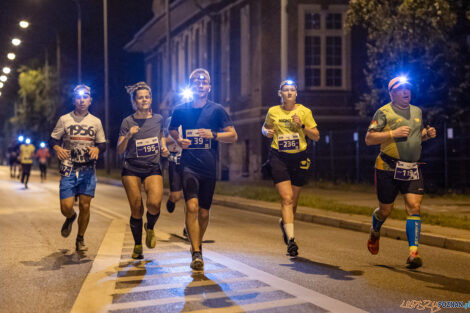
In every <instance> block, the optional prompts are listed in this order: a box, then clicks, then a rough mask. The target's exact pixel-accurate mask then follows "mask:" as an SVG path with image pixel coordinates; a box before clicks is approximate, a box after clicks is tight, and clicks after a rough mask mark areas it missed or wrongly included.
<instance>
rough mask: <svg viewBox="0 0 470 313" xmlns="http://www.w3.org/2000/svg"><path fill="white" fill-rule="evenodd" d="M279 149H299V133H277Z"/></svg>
mask: <svg viewBox="0 0 470 313" xmlns="http://www.w3.org/2000/svg"><path fill="white" fill-rule="evenodd" d="M278 143H279V151H292V150H299V148H300V137H299V134H297V133H295V134H288V135H279V137H278Z"/></svg>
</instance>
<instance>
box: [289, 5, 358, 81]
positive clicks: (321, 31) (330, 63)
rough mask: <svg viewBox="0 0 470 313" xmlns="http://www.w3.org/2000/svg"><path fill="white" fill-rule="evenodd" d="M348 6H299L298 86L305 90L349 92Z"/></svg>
mask: <svg viewBox="0 0 470 313" xmlns="http://www.w3.org/2000/svg"><path fill="white" fill-rule="evenodd" d="M347 8H348V7H347V6H345V5H330V6H328V8H327V9H326V10H325V9H323V8H322V7H321V6H319V5H299V57H298V62H299V64H298V71H299V72H298V77H299V85H300V86H301V87H303V88H305V89H311V90H315V89H342V90H346V89H349V84H350V82H349V61H348V60H349V36H348V35H347V34H346V33H345V32H344V31H343V19H344V17H345V13H346V11H347Z"/></svg>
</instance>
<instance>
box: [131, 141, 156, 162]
mask: <svg viewBox="0 0 470 313" xmlns="http://www.w3.org/2000/svg"><path fill="white" fill-rule="evenodd" d="M135 147H136V149H137V157H138V158H142V157H147V156H152V155H158V154H159V153H160V148H159V142H158V137H153V138H147V139H139V140H136V141H135Z"/></svg>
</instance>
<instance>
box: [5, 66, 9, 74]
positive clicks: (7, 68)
mask: <svg viewBox="0 0 470 313" xmlns="http://www.w3.org/2000/svg"><path fill="white" fill-rule="evenodd" d="M10 72H11V68H9V67H8V66H5V67H4V68H3V73H5V74H10Z"/></svg>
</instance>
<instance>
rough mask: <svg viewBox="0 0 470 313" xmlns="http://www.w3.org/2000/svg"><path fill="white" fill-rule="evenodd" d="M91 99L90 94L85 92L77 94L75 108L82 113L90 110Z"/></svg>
mask: <svg viewBox="0 0 470 313" xmlns="http://www.w3.org/2000/svg"><path fill="white" fill-rule="evenodd" d="M91 100H92V99H91V97H90V94H89V93H87V92H85V93H83V94H80V93H75V96H74V104H75V108H77V109H79V110H80V111H84V110H88V107H89V106H90V104H91Z"/></svg>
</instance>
